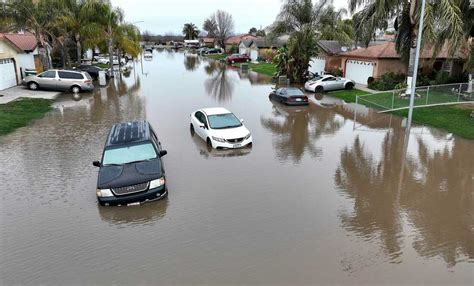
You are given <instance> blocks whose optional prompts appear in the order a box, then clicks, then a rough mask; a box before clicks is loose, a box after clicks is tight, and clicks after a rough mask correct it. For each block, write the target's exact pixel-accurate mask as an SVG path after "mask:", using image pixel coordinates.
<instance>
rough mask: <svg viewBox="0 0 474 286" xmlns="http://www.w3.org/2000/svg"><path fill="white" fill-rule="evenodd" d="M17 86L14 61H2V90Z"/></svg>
mask: <svg viewBox="0 0 474 286" xmlns="http://www.w3.org/2000/svg"><path fill="white" fill-rule="evenodd" d="M15 85H16V72H15V63H14V61H13V59H0V90H4V89H7V88H9V87H12V86H15Z"/></svg>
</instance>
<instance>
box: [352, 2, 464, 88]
mask: <svg viewBox="0 0 474 286" xmlns="http://www.w3.org/2000/svg"><path fill="white" fill-rule="evenodd" d="M421 1H422V0H412V1H408V0H401V1H400V0H387V1H383V2H380V1H377V0H349V8H350V10H351V12H354V11H355V10H358V9H360V11H359V12H357V13H356V14H355V15H354V17H353V20H354V26H355V32H356V37H357V39H358V40H362V41H364V42H365V44H366V45H368V44H369V42H370V41H371V40H372V39H373V35H374V33H375V31H376V30H377V29H380V28H384V27H386V26H387V22H388V21H390V20H392V19H393V18H394V17H395V18H396V20H395V28H396V29H397V34H396V49H397V52H398V53H399V54H400V55H401V57H402V59H403V60H404V61H405V62H407V63H408V77H407V85H408V89H407V92H409V89H410V87H411V78H412V75H413V68H414V62H415V55H416V37H417V34H418V33H419V31H418V21H419V19H420V5H421ZM472 10H473V9H472V8H469V0H433V1H429V2H428V3H426V10H425V15H424V28H423V42H424V44H428V45H430V46H432V47H433V56H435V55H436V54H437V53H438V52H439V51H440V50H441V48H442V47H443V46H444V45H445V43H446V42H448V43H449V52H450V54H451V55H454V54H455V53H456V52H457V51H458V50H459V48H460V47H461V46H462V45H463V44H465V43H466V39H467V37H468V36H469V35H470V33H471V32H472V31H471V30H472V23H473V20H472V18H473V17H469V15H470V16H472V13H473V12H472Z"/></svg>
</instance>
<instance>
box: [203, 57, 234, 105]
mask: <svg viewBox="0 0 474 286" xmlns="http://www.w3.org/2000/svg"><path fill="white" fill-rule="evenodd" d="M204 70H205V71H206V73H207V74H209V75H210V78H208V79H206V80H205V81H204V87H205V89H206V92H207V94H209V95H210V96H211V97H213V98H214V99H215V100H216V101H217V102H219V103H222V102H226V101H229V100H231V99H232V92H233V90H234V85H235V84H236V80H235V79H234V78H232V76H231V74H232V72H233V71H232V70H229V69H227V68H226V66H225V65H224V64H217V63H208V65H207V66H206V67H205V68H204Z"/></svg>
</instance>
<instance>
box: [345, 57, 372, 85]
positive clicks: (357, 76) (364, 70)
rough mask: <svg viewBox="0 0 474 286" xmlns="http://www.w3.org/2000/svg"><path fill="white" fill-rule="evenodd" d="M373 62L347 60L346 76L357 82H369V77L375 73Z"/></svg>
mask: <svg viewBox="0 0 474 286" xmlns="http://www.w3.org/2000/svg"><path fill="white" fill-rule="evenodd" d="M374 65H375V63H373V62H367V61H358V60H347V62H346V74H345V77H346V78H349V79H352V80H353V81H355V82H356V83H360V84H367V79H368V78H369V77H371V76H373V74H374Z"/></svg>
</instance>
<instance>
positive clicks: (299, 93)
mask: <svg viewBox="0 0 474 286" xmlns="http://www.w3.org/2000/svg"><path fill="white" fill-rule="evenodd" d="M286 94H287V95H291V96H302V95H304V93H303V92H302V91H301V90H299V89H297V88H289V89H287V90H286Z"/></svg>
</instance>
